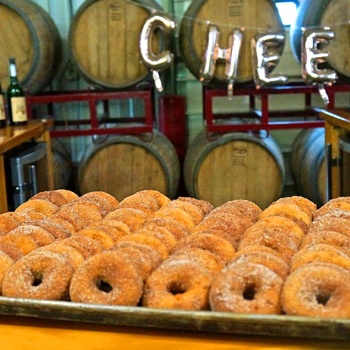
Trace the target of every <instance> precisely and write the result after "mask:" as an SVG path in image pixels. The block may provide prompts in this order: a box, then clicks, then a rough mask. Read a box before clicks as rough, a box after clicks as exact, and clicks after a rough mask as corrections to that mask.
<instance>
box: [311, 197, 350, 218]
mask: <svg viewBox="0 0 350 350" xmlns="http://www.w3.org/2000/svg"><path fill="white" fill-rule="evenodd" d="M338 210H340V211H349V212H350V199H349V197H337V198H332V199H330V200H329V201H328V202H327V203H325V204H324V205H323V206H321V207H320V208H319V209H317V211H316V213H315V218H318V217H320V216H323V215H324V214H326V213H330V212H332V211H338Z"/></svg>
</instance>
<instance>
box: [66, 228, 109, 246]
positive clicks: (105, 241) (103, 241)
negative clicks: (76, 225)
mask: <svg viewBox="0 0 350 350" xmlns="http://www.w3.org/2000/svg"><path fill="white" fill-rule="evenodd" d="M73 236H85V237H90V238H92V239H93V240H95V241H97V242H98V243H99V244H100V245H101V246H102V249H109V248H111V247H113V245H114V244H115V243H114V240H113V239H112V237H111V236H110V235H108V234H107V233H106V232H105V231H102V230H99V229H96V228H84V229H82V230H80V231H78V232H76V233H75V234H74V235H73Z"/></svg>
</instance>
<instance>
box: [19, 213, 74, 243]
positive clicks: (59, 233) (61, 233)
mask: <svg viewBox="0 0 350 350" xmlns="http://www.w3.org/2000/svg"><path fill="white" fill-rule="evenodd" d="M22 225H31V226H37V227H40V228H42V229H43V230H45V231H47V232H49V233H50V234H51V236H52V237H53V238H54V239H64V238H67V237H70V236H71V232H70V231H69V230H68V229H67V228H66V226H64V224H62V222H58V221H55V220H53V219H51V218H50V219H44V220H28V221H25V222H23V223H22Z"/></svg>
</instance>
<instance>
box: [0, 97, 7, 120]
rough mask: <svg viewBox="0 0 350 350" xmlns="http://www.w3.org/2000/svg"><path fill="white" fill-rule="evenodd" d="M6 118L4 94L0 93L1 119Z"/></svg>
mask: <svg viewBox="0 0 350 350" xmlns="http://www.w3.org/2000/svg"><path fill="white" fill-rule="evenodd" d="M1 120H6V112H5V103H4V96H3V95H0V121H1Z"/></svg>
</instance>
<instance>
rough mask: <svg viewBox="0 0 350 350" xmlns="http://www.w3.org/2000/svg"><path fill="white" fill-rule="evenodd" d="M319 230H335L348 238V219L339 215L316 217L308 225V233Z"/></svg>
mask: <svg viewBox="0 0 350 350" xmlns="http://www.w3.org/2000/svg"><path fill="white" fill-rule="evenodd" d="M319 231H335V232H339V233H341V234H343V235H345V236H347V237H349V238H350V220H347V219H344V218H340V217H339V218H338V217H328V216H321V217H318V218H317V219H315V220H314V221H313V222H312V223H311V224H310V225H309V228H308V234H310V233H312V232H319Z"/></svg>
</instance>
